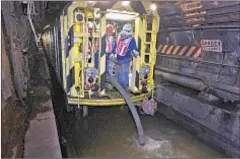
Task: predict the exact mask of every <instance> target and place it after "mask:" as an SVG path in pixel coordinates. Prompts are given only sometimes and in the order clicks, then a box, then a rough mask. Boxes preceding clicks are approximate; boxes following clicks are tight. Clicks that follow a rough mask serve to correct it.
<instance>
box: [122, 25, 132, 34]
mask: <svg viewBox="0 0 240 159" xmlns="http://www.w3.org/2000/svg"><path fill="white" fill-rule="evenodd" d="M123 30H124V31H126V32H132V25H131V24H125V25H124V26H123Z"/></svg>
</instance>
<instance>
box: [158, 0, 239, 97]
mask: <svg viewBox="0 0 240 159" xmlns="http://www.w3.org/2000/svg"><path fill="white" fill-rule="evenodd" d="M160 10H161V12H160V15H161V22H160V28H159V30H160V31H159V35H158V46H159V47H158V48H157V49H158V56H157V63H156V66H160V67H163V68H167V69H171V70H174V71H177V72H180V73H187V74H190V75H195V76H198V77H201V78H203V79H205V80H206V81H207V82H208V83H214V84H218V85H220V87H221V86H222V85H225V86H232V87H234V88H238V91H239V86H240V73H239V64H240V45H239V43H240V25H239V24H240V16H239V14H240V2H239V1H201V2H200V1H194V2H181V1H180V2H176V3H173V2H165V3H163V4H162V7H161V8H160ZM207 40H213V41H212V42H216V43H215V44H213V43H212V44H211V43H207V42H209V41H207ZM221 45H222V46H221ZM197 54H199V55H197ZM194 55H195V57H194ZM239 93H240V92H239ZM226 96H227V97H226V98H227V100H228V99H230V100H232V101H236V100H239V97H236V98H234V99H231V98H232V96H231V95H226Z"/></svg>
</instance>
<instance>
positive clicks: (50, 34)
mask: <svg viewBox="0 0 240 159" xmlns="http://www.w3.org/2000/svg"><path fill="white" fill-rule="evenodd" d="M116 6H117V5H116ZM115 8H116V7H115ZM117 9H118V8H117ZM114 15H118V16H119V17H125V18H123V19H114ZM112 22H114V23H117V24H119V25H122V24H125V23H131V24H132V26H133V33H134V34H133V35H134V38H135V40H136V44H137V47H138V48H139V52H140V57H139V58H135V57H133V58H132V61H131V67H130V68H129V69H130V74H129V77H130V82H129V86H130V89H131V92H132V95H131V100H132V102H140V101H142V100H144V99H145V98H148V97H150V96H152V93H153V92H152V91H153V89H154V76H153V73H154V66H155V62H156V37H157V32H158V26H159V16H158V15H156V14H145V15H139V14H138V13H136V12H133V11H132V10H131V11H126V10H116V9H114V7H113V8H112V9H109V10H106V11H101V9H100V8H92V7H89V6H88V4H87V2H84V1H77V2H73V3H71V4H70V5H69V6H67V7H66V8H65V9H64V10H63V12H62V14H61V15H60V17H59V18H58V19H57V20H56V22H55V23H54V25H52V26H50V27H47V28H46V29H45V31H44V33H43V35H42V40H43V45H44V47H45V49H46V51H47V52H48V54H51V56H50V57H52V58H51V60H52V63H54V64H55V65H54V66H55V69H56V72H57V74H58V77H59V82H60V83H61V84H62V86H63V88H64V90H65V92H66V95H67V100H68V104H71V105H84V106H120V105H124V104H125V101H124V99H123V98H122V97H121V95H120V94H117V93H116V95H113V94H114V93H112V92H108V91H107V90H106V89H105V85H104V82H105V81H104V80H105V78H106V77H104V76H105V75H106V55H104V54H103V53H102V52H101V50H102V48H101V47H102V38H103V36H104V35H105V31H106V25H107V24H109V23H112ZM89 24H93V25H94V27H93V29H92V30H90V29H89ZM120 29H121V28H120ZM90 45H91V46H90ZM89 46H90V47H89ZM97 50H98V55H97V56H96V55H95V52H97ZM95 58H98V63H96V62H95V61H96V59H95ZM145 67H148V68H149V70H150V71H149V73H148V77H147V93H146V92H145V93H142V87H143V86H142V79H143V78H144V77H143V75H142V73H141V70H142V69H143V68H145ZM89 69H90V70H91V69H95V70H97V74H96V76H95V77H94V80H93V81H94V84H95V85H96V87H98V88H97V89H96V90H94V91H92V90H91V89H88V88H86V85H87V80H88V79H87V75H86V74H87V70H89ZM115 91H117V90H115ZM93 95H95V96H94V98H93ZM106 96H108V97H110V99H106V98H103V97H106Z"/></svg>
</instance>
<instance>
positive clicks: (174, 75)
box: [155, 66, 240, 99]
mask: <svg viewBox="0 0 240 159" xmlns="http://www.w3.org/2000/svg"><path fill="white" fill-rule="evenodd" d="M155 73H156V75H160V76H162V77H163V78H164V79H166V80H168V81H171V82H173V83H177V84H180V85H182V86H185V87H188V88H192V89H194V90H198V91H203V90H204V89H208V90H209V91H210V92H211V93H213V94H214V95H217V96H218V97H219V98H221V99H225V98H226V97H225V96H223V94H222V93H221V94H222V95H221V94H220V93H219V91H225V92H228V93H231V94H233V95H235V96H238V97H239V96H240V89H239V88H235V87H232V86H227V85H224V84H221V85H219V84H213V85H210V84H209V83H207V82H206V81H204V80H203V79H201V78H200V77H197V76H194V75H189V74H185V73H179V72H175V71H172V70H169V69H166V68H161V67H159V66H157V67H156V70H155Z"/></svg>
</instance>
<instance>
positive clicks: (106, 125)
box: [68, 107, 226, 158]
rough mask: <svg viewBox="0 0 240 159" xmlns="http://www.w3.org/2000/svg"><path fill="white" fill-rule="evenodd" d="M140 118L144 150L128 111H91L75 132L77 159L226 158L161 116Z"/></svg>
mask: <svg viewBox="0 0 240 159" xmlns="http://www.w3.org/2000/svg"><path fill="white" fill-rule="evenodd" d="M140 118H141V121H142V124H143V128H144V133H145V136H146V145H145V146H143V147H142V146H140V145H139V142H138V136H137V132H136V128H135V123H134V121H133V119H132V116H131V114H130V112H128V109H127V108H126V107H125V108H123V109H121V107H110V108H91V109H90V110H89V116H88V117H87V118H86V119H85V120H84V121H77V122H76V123H75V124H74V126H73V127H72V130H71V131H72V135H73V140H72V142H73V143H72V144H73V145H74V147H75V151H76V153H77V157H188V158H190V157H226V156H224V155H223V154H221V153H219V152H216V151H215V150H213V149H212V148H210V147H209V146H207V145H206V144H204V143H203V142H201V141H199V140H198V139H197V138H196V137H194V135H192V134H190V133H188V132H187V131H186V130H184V129H183V128H181V127H180V126H178V125H176V124H175V123H173V122H171V121H169V120H167V119H166V118H165V117H163V116H162V115H160V114H156V115H155V116H154V117H151V116H144V115H141V116H140ZM68 153H71V152H68Z"/></svg>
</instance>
